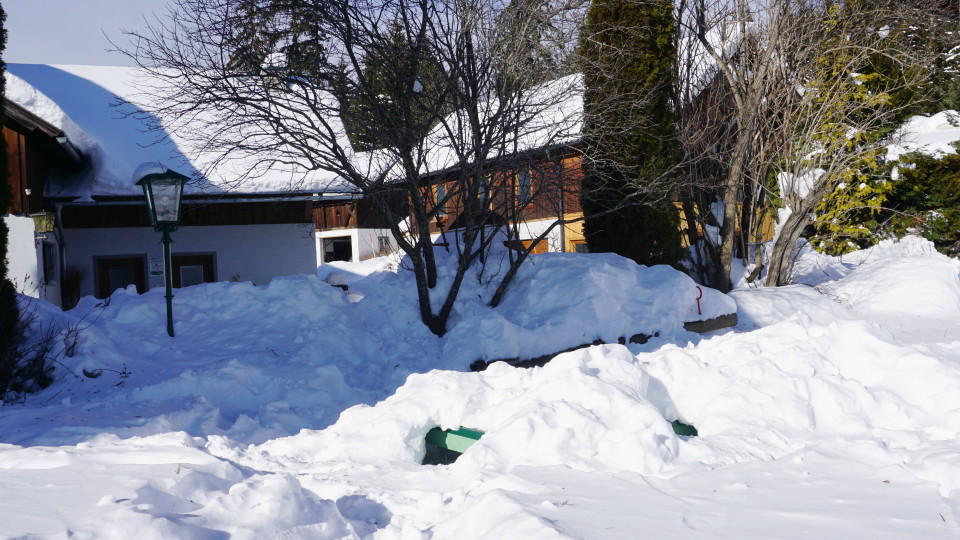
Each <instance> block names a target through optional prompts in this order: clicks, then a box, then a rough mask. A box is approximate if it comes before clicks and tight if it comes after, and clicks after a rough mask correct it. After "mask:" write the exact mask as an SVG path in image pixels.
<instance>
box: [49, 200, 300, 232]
mask: <svg viewBox="0 0 960 540" xmlns="http://www.w3.org/2000/svg"><path fill="white" fill-rule="evenodd" d="M310 220H311V216H310V202H309V201H265V202H236V203H202V204H191V203H190V202H189V201H185V203H184V206H183V220H182V221H181V223H180V225H181V226H206V225H261V224H280V223H310ZM63 226H64V227H66V228H76V229H84V228H99V227H149V226H150V220H149V219H148V217H147V207H146V206H145V205H142V204H131V205H99V206H98V205H90V206H65V207H64V208H63Z"/></svg>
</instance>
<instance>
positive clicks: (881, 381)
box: [0, 239, 960, 539]
mask: <svg viewBox="0 0 960 540" xmlns="http://www.w3.org/2000/svg"><path fill="white" fill-rule="evenodd" d="M808 259H809V260H808ZM811 261H812V262H811ZM532 262H534V263H535V264H533V265H531V266H529V267H527V268H525V269H524V271H523V272H522V273H521V276H520V277H519V278H518V281H517V283H516V284H515V285H516V288H515V289H514V290H512V291H511V293H508V295H507V297H506V298H505V301H504V304H503V305H502V306H501V308H498V311H491V310H483V309H482V308H481V306H480V303H479V302H478V301H474V298H476V295H477V294H481V293H485V292H488V291H489V287H490V281H489V279H488V278H489V276H487V277H485V275H484V274H479V275H474V276H471V278H470V279H468V280H467V285H466V288H465V290H464V297H463V301H462V302H461V303H460V304H459V305H458V308H457V313H456V316H455V320H454V321H453V325H452V330H451V332H450V333H449V334H448V335H447V336H446V337H445V338H443V339H437V338H434V337H433V336H432V335H430V334H429V333H428V332H427V331H426V330H425V329H424V328H423V327H422V325H421V324H419V323H418V322H417V319H416V307H415V305H414V304H413V303H412V292H411V291H410V289H409V282H408V281H406V274H405V273H404V272H403V271H402V270H401V271H399V272H396V273H394V272H391V271H389V270H384V271H377V270H376V269H375V268H376V267H373V268H371V266H370V265H368V266H367V267H366V268H351V267H350V266H349V265H337V266H335V267H330V268H327V269H323V270H322V277H323V278H325V279H327V280H328V281H331V279H330V277H331V274H332V273H335V272H341V273H342V274H343V276H341V277H342V278H343V279H344V280H346V281H348V282H349V285H350V290H351V291H354V292H357V293H358V294H360V295H362V296H363V298H362V299H360V300H359V301H351V300H349V299H348V298H347V297H346V296H347V295H346V294H345V293H344V292H343V291H342V290H340V289H339V288H336V287H333V286H331V285H329V284H328V283H326V282H324V281H323V280H321V279H317V278H316V277H313V276H310V277H308V276H300V277H291V278H284V279H278V280H274V282H273V283H271V284H270V285H267V286H264V287H254V286H252V285H250V284H247V283H217V284H207V285H202V286H197V287H192V288H188V289H182V290H179V291H177V293H176V295H177V296H176V298H175V300H174V308H175V316H176V319H177V332H178V333H177V337H176V338H172V339H171V338H168V337H167V336H166V334H165V332H164V325H163V320H164V319H163V317H164V312H163V309H164V305H163V299H162V294H163V293H162V292H161V291H159V290H155V291H151V292H148V293H147V294H145V295H143V296H138V295H136V294H135V293H134V292H132V291H119V292H118V293H116V294H114V295H113V296H112V297H111V298H110V301H109V303H108V304H107V305H97V304H98V302H97V301H95V300H93V299H86V300H85V301H84V302H83V303H81V305H80V306H78V308H76V309H75V310H72V311H71V312H68V313H66V314H59V313H58V312H57V311H56V310H55V309H53V308H50V307H45V306H39V307H38V308H37V309H40V310H41V311H42V312H43V319H44V320H46V321H54V320H57V318H61V319H62V320H63V321H65V323H66V324H73V325H76V324H79V325H80V326H79V328H82V330H81V332H80V334H79V340H78V345H77V346H76V349H75V350H74V351H72V353H73V356H64V357H63V358H62V360H61V361H62V365H61V366H60V367H59V368H58V374H59V375H60V378H59V379H58V381H57V383H55V384H54V385H53V386H52V387H50V388H48V389H46V390H44V391H43V392H41V393H39V394H36V395H32V396H29V397H28V398H27V399H26V401H25V402H23V403H8V404H6V405H5V406H3V407H0V508H2V509H3V511H2V514H3V516H4V519H2V520H0V536H3V537H24V538H67V537H71V538H72V537H77V538H133V537H136V538H222V537H224V534H226V535H230V536H231V537H234V536H235V537H237V538H275V537H282V538H402V539H406V538H597V539H616V538H637V537H638V536H652V537H657V538H690V537H710V538H744V537H753V538H758V537H759V538H812V537H816V538H851V537H857V538H864V537H871V538H873V537H875V538H950V537H956V536H957V535H958V534H960V491H957V490H958V488H960V468H958V467H956V463H958V462H960V439H958V435H960V329H958V326H960V324H958V323H957V321H958V320H960V318H958V315H960V314H958V313H957V310H958V309H960V308H958V306H960V279H958V277H957V273H958V271H960V264H958V263H957V261H956V260H953V259H949V258H946V257H943V256H941V255H939V254H937V253H936V252H935V251H933V250H932V249H930V248H929V244H926V243H925V242H923V241H922V240H917V239H907V240H904V241H902V242H886V243H884V244H882V245H881V246H879V247H878V248H875V249H874V250H871V251H869V252H858V253H857V254H854V255H852V256H846V257H844V258H843V260H839V259H832V258H827V257H822V256H820V257H817V256H814V255H812V254H809V253H807V254H805V255H804V256H803V258H802V259H801V264H800V265H799V267H798V268H799V269H800V271H801V274H800V275H798V278H799V281H800V282H801V283H808V284H807V285H794V286H790V287H783V288H778V289H763V288H760V289H743V290H738V291H735V292H734V293H732V294H731V297H732V298H733V299H734V300H735V301H736V305H737V310H738V313H739V316H740V323H739V324H738V326H737V327H735V328H733V329H730V330H726V331H720V332H716V333H714V334H713V335H708V336H698V335H695V334H690V333H687V332H684V331H682V330H681V329H680V327H679V326H680V324H682V322H683V320H686V318H687V317H688V316H689V315H690V314H691V313H695V304H694V303H693V300H694V299H695V296H690V295H691V294H696V293H695V292H691V290H690V289H695V287H693V285H692V282H689V280H687V278H685V277H684V276H682V275H680V274H678V273H676V272H673V271H670V270H668V269H665V268H657V267H654V268H650V269H645V268H642V267H636V266H635V265H632V263H628V262H627V261H625V260H623V259H619V258H617V257H612V256H600V255H575V254H566V255H564V254H557V255H538V256H535V257H534V259H533V261H532ZM381 263H382V262H381ZM381 263H376V264H381ZM448 278H449V276H446V275H441V281H442V280H444V279H448ZM337 279H340V278H337ZM707 292H708V294H707V295H705V298H704V300H707V301H708V302H706V304H707V305H706V306H704V307H705V308H706V310H707V312H708V313H705V314H701V316H703V317H707V316H708V315H709V310H711V309H714V310H717V312H721V311H723V310H724V309H726V307H724V306H725V304H726V302H729V298H728V297H724V296H723V295H719V294H718V293H716V294H714V295H711V294H709V293H710V292H712V291H707ZM81 318H82V322H78V321H80V319H81ZM655 331H656V332H659V333H660V337H657V338H654V339H652V340H650V341H649V342H647V343H646V344H643V345H627V346H623V345H616V344H611V345H599V346H594V347H589V348H586V349H580V350H577V351H573V352H569V353H564V354H562V355H560V356H558V357H557V358H556V359H555V360H553V361H552V362H550V363H549V364H547V365H546V366H544V367H542V368H534V369H528V370H525V369H516V368H512V367H509V366H508V365H506V364H503V363H497V364H493V365H491V366H490V367H489V368H488V369H487V370H486V371H483V372H479V373H470V372H466V371H465V365H466V363H468V361H469V360H472V359H476V358H481V357H485V358H495V357H497V356H498V355H504V354H514V353H516V355H519V356H535V355H539V354H542V352H541V351H542V348H543V347H544V346H546V345H548V344H550V343H553V344H554V345H556V349H557V350H559V349H563V348H567V346H568V345H567V343H573V342H575V341H578V340H582V339H584V338H590V339H588V341H590V340H592V339H593V338H596V337H600V338H603V339H604V340H605V341H611V339H609V338H611V337H613V338H614V339H615V338H616V337H618V336H623V335H624V334H625V333H628V332H634V333H636V332H646V333H650V334H652V333H653V332H655ZM68 370H72V371H74V372H76V373H77V374H79V376H78V377H73V376H70V375H69V372H68ZM82 370H86V371H87V372H88V373H91V374H96V373H100V376H99V377H97V378H87V377H85V376H83V375H82ZM672 420H682V421H684V422H686V423H689V424H692V425H694V426H696V427H697V429H698V430H699V436H698V437H683V436H678V435H675V434H674V432H673V430H672V429H671V426H670V421H672ZM434 426H441V427H443V428H455V427H460V426H466V427H472V428H476V429H480V430H483V431H485V435H484V437H483V438H482V439H481V440H480V441H479V442H478V443H477V444H476V445H474V446H473V447H472V448H471V449H469V450H468V451H467V452H466V453H465V454H464V455H463V456H462V457H461V458H460V459H459V460H458V461H457V462H456V463H454V464H452V465H449V466H425V465H420V461H421V459H422V457H423V454H424V443H423V437H424V435H425V434H426V432H427V431H428V430H429V429H430V428H432V427H434Z"/></svg>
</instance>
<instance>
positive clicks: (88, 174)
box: [6, 64, 583, 200]
mask: <svg viewBox="0 0 960 540" xmlns="http://www.w3.org/2000/svg"><path fill="white" fill-rule="evenodd" d="M6 79H7V99H8V100H10V101H12V102H13V103H15V104H17V105H19V106H21V107H23V108H24V109H26V110H28V111H29V112H31V113H33V114H35V115H36V116H38V117H40V118H42V119H43V120H45V121H47V122H49V123H50V124H51V125H53V126H56V127H57V128H59V129H61V130H63V132H64V133H65V134H66V136H67V138H68V139H69V140H70V142H71V143H73V145H74V146H75V147H76V148H77V149H79V150H80V152H82V153H83V154H84V156H86V157H87V159H89V161H90V166H89V167H87V168H86V169H85V170H84V171H82V172H81V173H78V174H75V175H71V176H67V177H55V178H51V179H50V181H49V182H48V186H47V192H46V195H47V196H51V197H64V198H69V197H76V198H79V199H80V200H88V199H90V198H91V197H96V196H136V195H139V194H140V193H141V190H140V188H139V187H138V186H136V185H135V184H134V182H133V180H132V178H133V173H134V171H135V170H136V169H137V167H139V166H140V165H141V164H143V163H148V162H161V163H164V164H165V165H166V166H168V167H170V168H171V169H173V170H175V171H177V172H180V173H182V174H185V175H187V176H190V177H192V178H193V179H194V180H193V181H192V182H191V183H190V184H188V186H187V188H186V193H187V194H191V195H204V194H210V195H214V194H221V193H226V192H230V193H245V194H289V193H291V192H300V193H323V192H326V193H330V192H333V193H343V192H352V191H355V188H353V187H352V186H351V185H350V184H348V183H347V182H346V181H345V180H344V179H342V178H340V177H339V176H338V175H337V174H335V173H333V172H330V171H323V170H317V171H302V170H290V169H281V168H278V167H274V168H271V169H267V170H262V171H260V170H258V173H260V174H259V175H258V176H256V177H255V178H250V179H245V180H244V181H243V183H242V184H240V185H234V184H233V181H234V180H235V178H236V177H237V175H238V174H240V171H243V170H245V165H244V164H243V163H236V162H233V161H225V162H224V163H223V164H221V165H220V166H219V167H217V168H215V169H214V170H212V171H211V170H209V168H207V167H205V165H206V163H208V161H207V160H209V159H212V158H211V157H210V156H204V155H203V154H202V153H194V152H190V151H189V150H188V145H187V144H186V142H185V138H183V137H179V136H178V132H177V131H176V130H172V129H171V130H170V131H168V132H166V133H165V135H166V137H162V136H161V135H163V134H160V133H157V132H155V131H150V130H149V129H148V122H147V121H146V120H145V118H151V120H154V119H155V120H156V121H157V122H158V123H159V124H160V125H162V126H164V127H167V126H169V125H171V124H172V122H171V121H170V120H172V119H165V118H157V117H155V116H151V115H152V114H153V113H152V111H153V110H154V109H155V108H152V107H150V106H149V103H147V100H148V98H147V97H145V95H144V94H143V93H142V89H143V87H144V86H148V85H151V84H154V83H155V79H153V77H152V76H151V75H150V74H149V73H148V72H147V71H145V70H143V69H139V68H134V67H108V66H67V65H40V64H9V65H8V66H7V72H6ZM582 84H583V83H582V77H581V76H580V75H570V76H567V77H564V78H561V79H558V80H556V81H552V82H550V83H547V84H545V85H543V86H541V87H539V88H536V89H534V90H532V91H530V92H528V93H527V94H528V95H526V96H524V97H522V98H519V102H520V103H519V105H515V107H516V111H517V115H519V116H524V115H525V116H527V118H522V119H521V120H520V121H519V123H520V124H522V125H521V127H520V128H519V130H518V134H517V135H516V137H515V138H514V139H513V140H511V141H510V144H509V145H506V146H505V147H504V148H503V149H501V152H502V153H508V152H510V153H514V152H525V151H528V150H533V149H536V148H541V147H545V146H556V145H561V144H571V143H573V142H576V141H577V140H579V137H580V130H581V127H582V123H583V122H582V115H583V91H582ZM496 106H497V104H496V103H493V102H492V103H491V104H490V109H491V111H493V108H494V107H496ZM456 115H457V113H453V115H451V119H450V122H449V123H448V127H449V126H456V125H457V121H456ZM460 135H461V136H466V133H462V134H460ZM428 141H429V142H428V144H427V145H426V148H428V150H427V155H426V156H425V159H424V171H423V172H424V173H426V174H430V173H435V172H439V171H443V170H448V169H450V168H453V167H456V166H457V165H458V160H457V157H456V156H457V152H456V151H455V150H454V147H455V146H457V144H455V143H453V142H451V141H452V139H451V136H450V133H449V132H447V131H446V130H445V129H443V128H440V127H438V128H437V129H435V130H434V131H433V132H431V133H430V134H429V135H428ZM341 144H342V146H343V147H344V148H347V149H349V148H350V143H349V141H348V140H346V135H345V134H344V140H343V141H342V143H341ZM391 154H392V153H391V152H390V151H389V150H379V151H375V152H371V153H368V154H361V153H357V154H356V155H357V157H358V162H362V163H365V164H366V165H365V166H366V167H367V168H371V167H374V168H381V167H382V166H383V165H385V163H384V160H389V159H391V158H390V156H391ZM493 157H497V156H496V155H495V156H493ZM250 159H252V158H250ZM241 161H242V159H241ZM377 164H379V165H377ZM231 170H235V171H238V172H237V174H232V173H231ZM200 171H204V172H206V173H207V174H206V175H204V174H201V172H200ZM396 174H399V172H397V173H396Z"/></svg>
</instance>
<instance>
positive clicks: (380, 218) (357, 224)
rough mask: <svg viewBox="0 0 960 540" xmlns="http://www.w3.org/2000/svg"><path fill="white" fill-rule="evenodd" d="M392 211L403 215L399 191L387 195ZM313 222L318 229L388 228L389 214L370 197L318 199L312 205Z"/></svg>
mask: <svg viewBox="0 0 960 540" xmlns="http://www.w3.org/2000/svg"><path fill="white" fill-rule="evenodd" d="M388 199H389V200H390V203H389V204H390V205H391V206H392V207H393V208H392V213H393V214H394V215H403V214H404V213H405V210H404V208H403V205H404V200H403V198H402V197H401V196H400V192H398V193H397V195H394V196H392V197H389V196H388ZM313 224H314V226H315V227H316V228H317V230H318V231H328V230H334V229H389V228H390V216H389V215H388V214H387V213H385V212H383V211H381V210H380V209H379V208H377V205H376V204H374V202H373V200H371V199H370V197H364V198H362V199H353V200H339V201H318V202H316V203H314V205H313Z"/></svg>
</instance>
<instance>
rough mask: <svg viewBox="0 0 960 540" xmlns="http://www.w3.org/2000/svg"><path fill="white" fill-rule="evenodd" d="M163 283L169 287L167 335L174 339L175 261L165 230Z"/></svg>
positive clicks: (168, 232)
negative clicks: (173, 270)
mask: <svg viewBox="0 0 960 540" xmlns="http://www.w3.org/2000/svg"><path fill="white" fill-rule="evenodd" d="M162 241H163V281H164V285H166V287H167V294H166V296H164V298H166V299H167V335H168V336H170V337H173V275H172V268H173V260H172V256H171V255H170V242H171V241H172V240H170V231H169V230H168V229H166V228H164V229H163V240H162Z"/></svg>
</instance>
